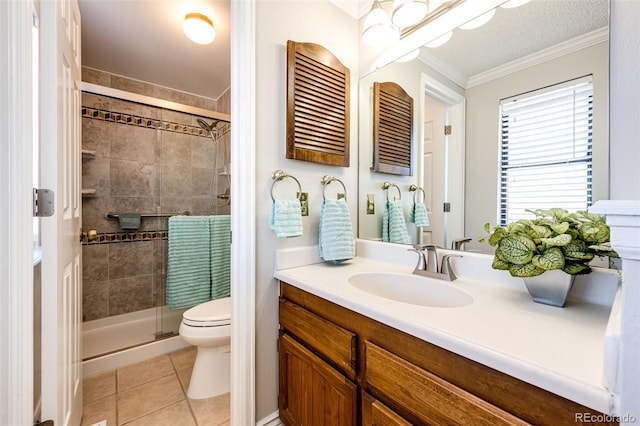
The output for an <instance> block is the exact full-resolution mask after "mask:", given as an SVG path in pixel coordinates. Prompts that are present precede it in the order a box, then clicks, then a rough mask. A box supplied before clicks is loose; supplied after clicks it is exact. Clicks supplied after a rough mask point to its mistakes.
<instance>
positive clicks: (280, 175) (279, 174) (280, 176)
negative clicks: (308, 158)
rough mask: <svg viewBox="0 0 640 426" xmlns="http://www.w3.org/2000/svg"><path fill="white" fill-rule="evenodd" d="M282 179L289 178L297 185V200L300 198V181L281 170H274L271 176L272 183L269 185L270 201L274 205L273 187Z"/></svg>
mask: <svg viewBox="0 0 640 426" xmlns="http://www.w3.org/2000/svg"><path fill="white" fill-rule="evenodd" d="M284 178H291V179H293V180H295V181H296V183H297V184H298V200H299V199H300V198H301V197H302V185H300V181H299V180H298V179H296V178H295V177H294V176H291V175H290V174H289V173H286V172H283V171H282V170H276V171H274V172H273V173H272V174H271V179H273V183H272V184H271V199H272V200H273V202H274V203H275V201H276V199H275V197H274V196H273V187H274V186H275V185H276V182H278V181H281V180H282V179H284Z"/></svg>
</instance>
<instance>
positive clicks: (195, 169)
mask: <svg viewBox="0 0 640 426" xmlns="http://www.w3.org/2000/svg"><path fill="white" fill-rule="evenodd" d="M98 92H100V93H105V92H106V93H109V92H110V91H109V89H106V90H104V91H103V90H99V91H98ZM118 95H119V96H118V97H112V96H106V95H104V94H95V93H89V92H83V98H82V141H83V142H82V143H83V146H82V156H83V165H82V172H83V173H82V187H83V191H82V194H83V202H82V214H83V221H82V222H83V224H82V225H83V229H84V230H89V229H95V230H96V234H95V236H96V238H95V239H92V240H89V239H88V238H86V237H85V239H84V240H83V242H82V244H83V252H82V256H83V321H84V322H83V339H84V345H83V346H84V353H83V358H84V359H85V360H86V359H91V358H95V357H100V356H102V355H104V354H109V353H113V352H117V351H120V350H122V349H126V348H131V347H136V346H139V345H143V344H145V343H149V342H152V341H155V340H158V339H163V338H166V337H170V336H175V335H177V332H178V327H179V325H180V321H181V319H182V312H183V310H171V309H169V308H168V307H167V306H166V305H165V278H166V270H167V243H168V241H167V235H168V218H169V217H170V216H172V215H176V214H190V215H228V214H229V213H230V203H231V194H230V186H231V185H230V183H231V171H230V167H229V166H230V145H229V143H230V123H229V117H228V116H227V115H226V114H221V113H217V112H212V111H205V110H202V109H199V108H194V107H186V106H180V105H178V104H174V103H170V102H164V101H158V100H153V99H151V98H147V97H144V96H139V95H130V96H129V95H126V96H122V93H118ZM124 97H126V98H129V99H124ZM167 105H168V107H167ZM126 213H135V214H140V215H141V219H140V222H139V226H137V229H126V228H127V226H126V224H125V223H124V222H122V223H121V220H122V219H124V218H125V217H127V216H128V215H126ZM121 214H122V216H121ZM129 216H130V215H129ZM122 225H125V229H123V227H122ZM135 227H136V226H135V224H134V228H135Z"/></svg>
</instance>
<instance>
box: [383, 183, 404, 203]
mask: <svg viewBox="0 0 640 426" xmlns="http://www.w3.org/2000/svg"><path fill="white" fill-rule="evenodd" d="M392 186H394V187H395V188H396V189H397V190H398V200H402V192H401V191H400V188H399V187H398V185H396V184H395V183H390V182H385V183H383V184H382V189H386V190H387V201H389V188H391V187H392Z"/></svg>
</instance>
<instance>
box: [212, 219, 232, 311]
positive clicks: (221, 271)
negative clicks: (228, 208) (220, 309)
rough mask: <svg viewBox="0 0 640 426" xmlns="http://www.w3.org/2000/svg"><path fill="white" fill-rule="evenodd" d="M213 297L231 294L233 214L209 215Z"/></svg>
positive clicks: (217, 297) (218, 297)
mask: <svg viewBox="0 0 640 426" xmlns="http://www.w3.org/2000/svg"><path fill="white" fill-rule="evenodd" d="M209 230H210V232H211V233H210V239H211V298H212V299H220V298H223V297H229V296H230V295H231V216H229V215H217V216H209Z"/></svg>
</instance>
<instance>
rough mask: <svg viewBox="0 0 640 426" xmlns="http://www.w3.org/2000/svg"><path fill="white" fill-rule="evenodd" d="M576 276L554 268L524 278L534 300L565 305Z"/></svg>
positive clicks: (547, 303) (553, 304)
mask: <svg viewBox="0 0 640 426" xmlns="http://www.w3.org/2000/svg"><path fill="white" fill-rule="evenodd" d="M575 277H576V276H575V275H570V274H567V273H566V272H563V271H562V270H561V269H554V270H551V271H546V272H544V273H542V274H540V275H538V276H535V277H527V278H523V280H524V284H525V285H526V286H527V290H529V294H530V295H531V297H532V298H533V301H534V302H537V303H544V304H545V305H552V306H559V307H563V306H564V305H565V303H566V302H567V296H568V295H569V292H570V291H571V287H573V281H574V279H575Z"/></svg>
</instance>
